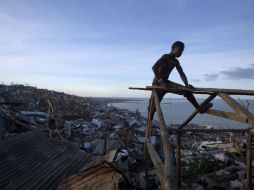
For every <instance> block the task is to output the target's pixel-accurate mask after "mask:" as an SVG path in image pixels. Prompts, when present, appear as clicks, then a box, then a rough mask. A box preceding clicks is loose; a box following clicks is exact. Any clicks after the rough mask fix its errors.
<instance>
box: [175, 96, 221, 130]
mask: <svg viewBox="0 0 254 190" xmlns="http://www.w3.org/2000/svg"><path fill="white" fill-rule="evenodd" d="M216 96H217V94H212V95H210V96H209V97H208V98H207V99H205V101H203V102H202V103H201V105H200V106H201V107H202V106H204V105H206V104H208V103H209V102H211V101H212V100H213V99H214V98H215V97H216ZM197 114H198V110H195V111H194V112H193V113H192V114H191V115H190V116H189V118H188V119H186V120H185V121H184V122H183V124H182V125H181V126H180V127H178V129H182V128H183V127H185V126H186V125H188V123H189V122H190V121H191V120H192V119H193V118H194V117H195V116H196V115H197Z"/></svg>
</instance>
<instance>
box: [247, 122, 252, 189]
mask: <svg viewBox="0 0 254 190" xmlns="http://www.w3.org/2000/svg"><path fill="white" fill-rule="evenodd" d="M250 128H253V126H250ZM252 138H253V134H252V133H251V132H249V134H248V139H247V150H246V170H247V171H246V172H247V190H252Z"/></svg>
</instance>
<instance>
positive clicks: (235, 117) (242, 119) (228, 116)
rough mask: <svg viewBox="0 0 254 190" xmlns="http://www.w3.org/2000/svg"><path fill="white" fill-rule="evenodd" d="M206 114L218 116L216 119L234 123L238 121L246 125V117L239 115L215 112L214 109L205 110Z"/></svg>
mask: <svg viewBox="0 0 254 190" xmlns="http://www.w3.org/2000/svg"><path fill="white" fill-rule="evenodd" d="M206 113H207V114H210V115H214V116H218V117H223V118H226V119H231V120H234V121H239V122H242V123H248V119H247V117H246V116H242V115H239V114H238V113H232V112H226V111H221V110H215V109H209V110H207V112H206Z"/></svg>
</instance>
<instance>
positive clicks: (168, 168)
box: [153, 90, 178, 190]
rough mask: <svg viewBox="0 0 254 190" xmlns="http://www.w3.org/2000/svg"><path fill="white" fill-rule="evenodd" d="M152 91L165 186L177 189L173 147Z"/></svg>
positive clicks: (158, 102)
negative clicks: (161, 149) (158, 128)
mask: <svg viewBox="0 0 254 190" xmlns="http://www.w3.org/2000/svg"><path fill="white" fill-rule="evenodd" d="M153 93H154V100H155V106H156V111H157V115H158V119H159V124H160V131H161V139H162V142H163V152H164V155H165V162H164V163H165V167H164V177H165V187H166V189H168V190H177V189H178V187H177V185H176V175H175V162H174V157H173V149H172V147H171V145H170V144H169V136H168V132H167V130H166V124H165V120H164V117H163V113H162V110H161V107H160V101H159V98H158V93H157V91H156V90H153Z"/></svg>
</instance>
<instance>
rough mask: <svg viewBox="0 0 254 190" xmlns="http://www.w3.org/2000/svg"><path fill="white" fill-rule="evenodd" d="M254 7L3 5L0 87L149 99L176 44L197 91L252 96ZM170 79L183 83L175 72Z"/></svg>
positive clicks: (23, 1)
mask: <svg viewBox="0 0 254 190" xmlns="http://www.w3.org/2000/svg"><path fill="white" fill-rule="evenodd" d="M253 31H254V1H253V0H241V1H239V0H223V1H222V0H210V1H208V0H207V1H204V0H122V1H120V0H73V1H70V0H43V1H39V0H30V1H28V0H17V1H15V0H1V1H0V76H1V78H0V81H1V82H4V83H7V84H9V83H11V82H14V83H23V84H25V83H28V84H30V85H36V86H37V87H38V88H48V89H54V90H59V91H64V92H69V93H73V94H77V95H82V96H114V97H116V96H120V97H143V96H145V97H148V96H149V95H150V93H149V92H139V91H131V90H128V87H130V86H133V87H145V86H147V85H150V84H151V81H152V79H153V73H152V70H151V67H152V66H153V64H154V62H155V61H156V60H157V59H159V58H160V57H161V55H162V54H165V53H168V52H169V50H170V47H171V44H172V43H173V42H174V41H176V40H181V41H183V42H184V43H185V44H186V49H185V51H184V53H183V55H182V57H181V58H179V61H180V62H181V64H182V67H183V69H184V71H185V73H186V75H187V77H188V79H189V83H190V84H192V85H193V86H196V87H214V88H240V89H254V85H253V84H254V83H253V81H254V32H253ZM170 80H173V81H176V82H179V83H181V80H180V78H179V75H178V73H177V72H173V73H172V76H171V77H170Z"/></svg>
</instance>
